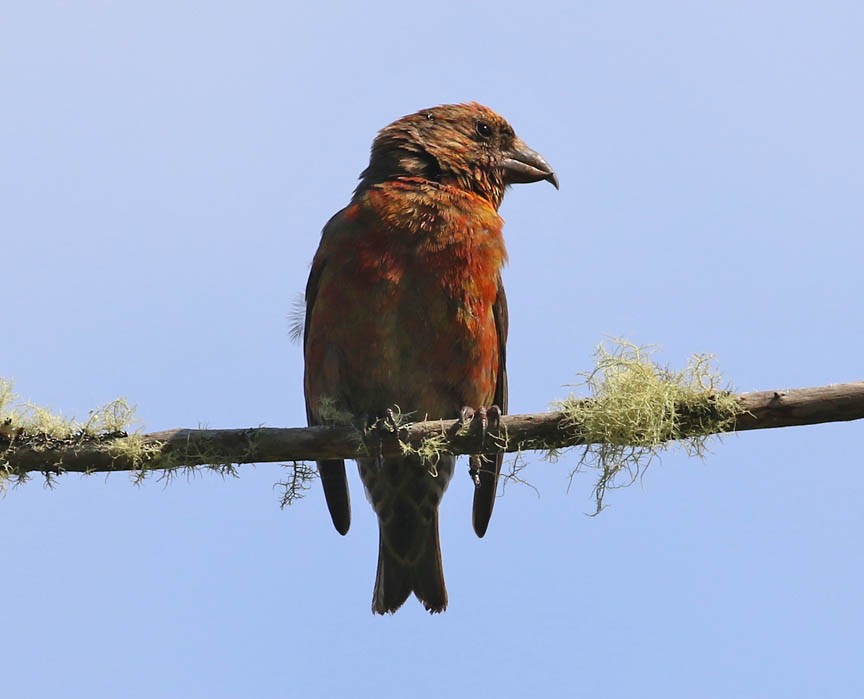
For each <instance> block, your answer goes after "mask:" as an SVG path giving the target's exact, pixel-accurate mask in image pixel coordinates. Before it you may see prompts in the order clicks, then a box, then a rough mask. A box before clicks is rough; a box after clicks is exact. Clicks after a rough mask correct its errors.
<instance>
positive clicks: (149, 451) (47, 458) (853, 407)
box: [0, 382, 864, 477]
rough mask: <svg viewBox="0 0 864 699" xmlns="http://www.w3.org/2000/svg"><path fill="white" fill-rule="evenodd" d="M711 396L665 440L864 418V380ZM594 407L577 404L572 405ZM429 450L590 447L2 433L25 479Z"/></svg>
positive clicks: (493, 437)
mask: <svg viewBox="0 0 864 699" xmlns="http://www.w3.org/2000/svg"><path fill="white" fill-rule="evenodd" d="M717 395H720V394H717ZM710 398H711V396H709V400H708V401H707V402H703V403H701V404H700V405H699V406H698V407H696V408H694V406H693V404H692V403H688V404H682V405H676V406H675V410H676V413H677V417H676V430H675V432H674V433H670V434H668V435H665V441H669V440H675V439H686V438H688V437H690V436H693V435H702V436H704V435H705V434H710V433H719V432H733V431H738V432H741V431H745V430H758V429H767V428H774V427H792V426H797V425H813V424H819V423H824V422H842V421H848V420H859V419H862V418H864V382H855V383H845V384H833V385H830V386H819V387H814V388H798V389H790V390H786V391H759V392H754V393H742V394H737V395H735V396H734V399H735V401H736V403H737V410H736V413H735V414H734V416H732V417H731V418H730V417H729V416H725V417H724V416H720V415H712V411H713V409H712V407H711V406H712V404H713V403H712V401H711V400H710ZM592 401H594V399H584V400H576V401H572V404H573V405H579V404H589V403H591V402H592ZM717 420H719V421H720V422H719V423H718V422H717ZM723 420H725V422H723ZM712 425H714V426H716V428H715V427H712ZM718 425H719V426H718ZM430 443H431V444H434V445H435V449H436V450H437V451H439V452H442V453H450V454H477V453H486V454H492V453H499V452H516V451H524V450H536V449H542V450H550V449H551V450H557V449H564V448H567V447H573V446H577V445H580V444H585V443H586V440H585V438H584V436H583V434H582V429H581V428H580V425H578V424H572V416H570V415H568V413H567V410H566V406H565V408H564V410H562V411H556V412H550V413H539V414H533V415H507V416H504V417H503V418H502V419H501V421H500V425H499V426H498V427H496V428H493V429H491V430H490V432H489V433H488V434H487V436H486V437H485V439H484V438H483V437H482V436H481V435H480V434H479V430H478V429H468V430H465V429H460V425H459V423H458V421H456V420H430V421H425V422H417V423H412V424H406V425H404V426H400V427H399V428H398V434H396V433H393V434H383V435H382V434H381V433H380V431H374V432H372V433H370V434H369V435H365V436H364V434H363V433H362V432H360V431H359V430H357V429H355V428H353V427H350V426H332V427H306V428H275V427H256V428H247V429H227V430H207V429H197V430H192V429H175V430H166V431H163V432H153V433H150V434H144V435H140V434H135V435H126V434H125V433H114V434H109V435H99V436H92V435H85V436H82V435H79V436H77V437H75V436H72V437H69V438H65V439H58V438H51V437H47V436H44V435H28V434H27V433H26V432H25V433H22V434H17V435H16V434H10V433H9V432H8V431H7V432H4V431H2V430H0V474H2V471H3V469H4V466H5V471H6V475H7V476H12V477H16V476H17V477H21V476H25V475H26V474H27V473H28V472H42V473H64V472H79V473H92V472H110V471H138V472H140V473H144V472H146V471H152V470H158V469H176V468H180V467H193V466H201V465H209V466H210V467H212V468H217V469H219V468H221V469H226V468H230V465H231V464H247V463H264V462H298V461H314V460H321V459H352V458H357V457H358V456H362V455H364V454H366V455H368V454H369V453H382V454H384V455H398V454H400V453H404V452H405V451H406V450H410V451H414V452H420V453H423V449H424V448H428V446H429V444H430Z"/></svg>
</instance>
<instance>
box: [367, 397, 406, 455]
mask: <svg viewBox="0 0 864 699" xmlns="http://www.w3.org/2000/svg"><path fill="white" fill-rule="evenodd" d="M370 429H372V430H374V431H375V434H376V436H377V437H378V441H377V442H376V444H375V467H376V468H379V469H380V468H381V467H382V466H383V465H384V435H385V434H396V433H397V432H398V431H399V423H398V422H397V421H396V414H395V413H394V412H393V409H392V408H387V409H386V410H385V411H384V412H383V413H382V414H381V415H379V416H378V417H377V418H376V419H375V420H374V421H373V422H372V424H371V425H370Z"/></svg>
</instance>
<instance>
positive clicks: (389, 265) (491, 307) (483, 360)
mask: <svg viewBox="0 0 864 699" xmlns="http://www.w3.org/2000/svg"><path fill="white" fill-rule="evenodd" d="M539 180H546V181H548V182H551V183H552V184H553V185H555V187H556V188H557V187H558V180H557V178H556V176H555V173H554V172H553V171H552V168H551V167H550V166H549V164H548V163H547V162H546V161H545V160H544V159H543V158H542V157H541V156H540V155H539V154H538V153H536V152H534V151H533V150H531V149H530V148H528V147H527V146H526V145H525V144H524V143H523V142H522V140H521V139H519V138H518V137H517V136H516V135H515V133H514V131H513V129H512V127H511V126H510V125H509V124H508V123H507V122H506V121H505V120H504V119H503V118H502V117H500V116H499V115H498V114H496V113H495V112H493V111H492V110H490V109H488V108H486V107H483V106H481V105H479V104H457V105H442V106H439V107H434V108H431V109H424V110H422V111H419V112H417V113H416V114H411V115H409V116H406V117H403V118H402V119H399V120H398V121H395V122H393V123H392V124H390V125H389V126H387V127H386V128H384V129H383V130H382V131H381V132H380V133H379V134H378V136H377V138H376V139H375V141H374V143H373V144H372V153H371V157H370V161H369V166H368V167H367V168H366V169H365V170H364V171H363V173H362V174H361V176H360V184H359V185H358V187H357V189H356V190H355V192H354V196H353V198H352V199H351V202H350V204H349V205H348V206H347V207H346V208H344V209H342V210H341V211H339V212H338V213H337V214H336V215H335V216H333V218H331V219H330V221H329V222H328V223H327V225H326V226H325V228H324V231H323V234H322V237H321V242H320V245H319V247H318V251H317V253H316V254H315V258H314V261H313V263H312V270H311V273H310V275H309V281H308V284H307V287H306V321H305V330H304V343H303V344H304V356H305V363H306V370H305V379H304V388H305V395H306V409H307V416H308V420H309V424H310V425H317V424H322V423H323V422H327V421H328V420H332V416H333V415H334V414H335V413H343V414H344V413H349V414H351V415H352V416H354V418H355V419H358V420H363V421H366V422H367V423H370V422H372V421H374V420H375V419H377V418H380V417H382V416H383V415H385V414H386V413H387V411H388V410H389V409H392V408H394V406H398V407H399V409H400V410H401V412H402V413H408V414H411V415H413V416H415V419H426V418H428V419H437V418H442V419H451V418H458V417H460V416H463V417H464V416H465V415H467V414H470V412H471V411H470V410H466V408H480V407H487V406H493V405H494V406H497V408H498V409H499V410H500V411H501V412H505V411H506V410H507V373H506V369H505V344H506V341H507V302H506V298H505V296H504V288H503V286H502V285H501V268H502V266H503V265H504V264H505V262H506V260H507V252H506V250H505V247H504V239H503V237H502V224H503V221H502V219H501V217H500V216H499V215H498V207H499V205H500V204H501V200H502V198H503V196H504V190H505V189H506V187H507V186H508V185H510V184H513V183H517V182H537V181H539ZM358 464H359V468H360V476H361V479H362V481H363V485H364V486H365V489H366V493H367V495H368V498H369V500H370V502H371V503H372V507H373V508H374V510H375V513H376V514H377V516H378V523H379V532H380V534H379V548H378V572H377V577H376V581H375V589H374V593H373V600H372V610H373V611H374V612H376V613H378V614H384V613H386V612H395V611H396V610H397V609H398V608H399V607H400V606H401V605H402V604H403V603H404V602H405V600H406V599H407V598H408V596H409V595H410V594H411V593H412V592H413V593H414V594H415V595H416V596H417V598H418V599H419V600H420V601H421V602H422V603H423V605H424V606H425V607H426V609H428V610H429V611H430V612H441V611H443V610H444V609H445V608H446V606H447V590H446V587H445V585H444V572H443V569H442V564H441V548H440V544H439V539H438V506H439V504H440V502H441V498H442V496H443V494H444V490H445V489H446V488H447V485H448V483H449V481H450V478H451V477H452V475H453V468H454V464H455V457H453V456H449V455H443V456H441V458H440V459H439V460H438V462H437V463H436V464H435V466H434V468H430V467H429V465H428V464H424V463H422V462H421V460H420V458H419V457H416V456H403V457H398V458H391V457H386V458H377V459H376V458H361V459H358ZM478 464H480V459H479V457H472V468H475V469H476V467H477V465H478ZM318 469H319V472H320V474H321V480H322V483H323V486H324V493H325V496H326V499H327V505H328V508H329V510H330V515H331V518H332V520H333V524H334V525H335V527H336V529H337V530H338V531H339V532H340V533H342V534H345V533H346V532H347V531H348V527H349V525H350V519H351V513H350V504H349V497H348V483H347V480H346V475H345V465H344V462H343V461H338V460H328V461H321V462H318ZM500 470H501V456H500V455H499V456H497V457H493V458H491V459H489V461H488V465H486V464H484V467H482V468H479V470H478V472H477V473H476V475H475V483H476V488H475V492H474V507H473V525H474V530H475V531H476V533H477V535H478V536H483V535H484V534H485V532H486V528H487V526H488V524H489V518H490V516H491V514H492V508H493V505H494V503H495V495H496V489H497V482H498V474H499V472H500Z"/></svg>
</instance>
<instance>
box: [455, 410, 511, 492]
mask: <svg viewBox="0 0 864 699" xmlns="http://www.w3.org/2000/svg"><path fill="white" fill-rule="evenodd" d="M475 424H477V425H479V428H480V436H481V441H480V444H481V446H484V447H485V446H486V437H487V435H488V434H489V428H490V427H491V428H493V429H497V428H498V426H499V425H500V424H501V408H499V407H498V406H497V405H490V406H489V407H488V408H487V407H483V406H481V407H479V408H477V409H476V410H475V409H474V408H471V407H469V406H467V405H466V406H465V407H463V408H462V410H460V411H459V429H460V431H461V430H463V429H467V430H468V431H470V430H471V429H473V428H474V425H475ZM488 460H489V459H488V457H487V456H485V455H484V454H471V456H470V457H469V458H468V474H469V475H470V476H471V480H473V481H474V485H475V486H479V485H480V471H481V469H482V465H483V462H484V461H488Z"/></svg>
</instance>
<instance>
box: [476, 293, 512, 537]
mask: <svg viewBox="0 0 864 699" xmlns="http://www.w3.org/2000/svg"><path fill="white" fill-rule="evenodd" d="M492 314H493V316H494V318H495V329H496V330H497V331H498V383H497V384H496V385H495V405H497V406H498V407H499V408H500V410H501V414H502V415H506V413H507V327H508V318H507V296H506V295H505V293H504V285H503V284H502V283H501V277H498V296H497V297H496V298H495V305H494V306H493V307H492ZM491 459H492V460H491V463H490V462H484V464H483V468H481V469H480V471H479V473H478V478H479V479H480V482H479V484H478V485H477V487H476V489H475V490H474V509H473V517H472V519H473V524H474V532H475V533H476V534H477V536H483V535H484V534H485V533H486V529H487V528H488V527H489V518H490V517H492V508H493V507H495V496H496V495H497V493H498V475H499V474H500V473H501V464H502V463H503V461H504V454H496V455H495V456H493V457H491Z"/></svg>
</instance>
